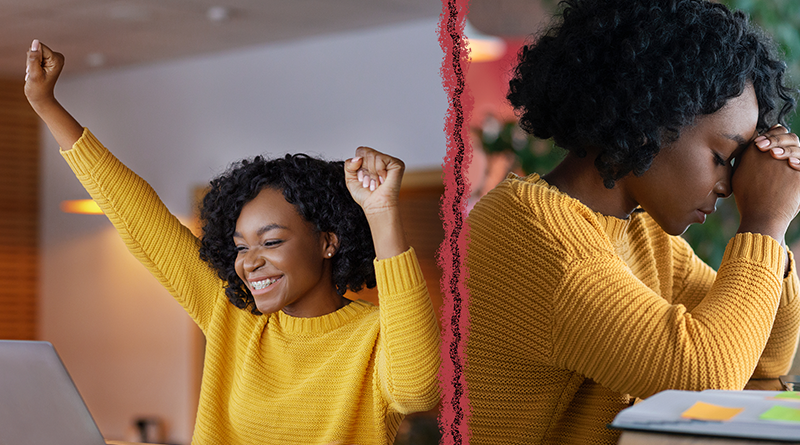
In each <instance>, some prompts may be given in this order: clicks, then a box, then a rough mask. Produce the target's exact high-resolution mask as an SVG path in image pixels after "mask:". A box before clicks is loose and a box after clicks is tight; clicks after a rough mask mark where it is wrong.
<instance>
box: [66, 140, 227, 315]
mask: <svg viewBox="0 0 800 445" xmlns="http://www.w3.org/2000/svg"><path fill="white" fill-rule="evenodd" d="M61 153H62V155H63V157H64V159H65V160H66V161H67V163H68V164H69V166H70V168H71V169H72V170H73V172H74V173H75V175H76V176H77V178H78V179H79V180H80V181H81V183H82V184H83V186H84V187H85V188H86V190H87V191H88V192H89V194H90V195H91V196H92V198H93V199H94V200H95V201H96V202H97V204H98V205H99V206H100V208H101V209H102V210H103V212H104V213H105V214H106V216H107V217H108V219H109V220H110V221H111V223H112V224H113V225H114V227H115V228H116V229H117V232H119V234H120V236H121V237H122V240H123V241H124V242H125V244H126V246H127V247H128V250H130V252H131V253H132V254H133V255H134V256H135V257H136V258H137V259H138V260H139V261H140V262H141V263H142V264H143V265H144V266H145V267H146V268H147V269H148V270H149V271H150V273H152V274H153V276H155V277H156V278H157V279H158V281H159V282H160V283H161V284H162V285H163V286H164V287H165V288H166V289H167V290H168V291H169V292H170V293H171V294H172V295H173V296H174V297H175V299H176V300H177V301H178V302H179V303H180V304H181V305H182V306H183V307H184V308H185V309H186V310H187V312H188V313H189V315H190V316H191V317H192V318H193V319H194V320H195V322H197V323H198V325H199V326H200V328H201V329H203V330H205V329H206V326H207V322H208V320H209V318H210V312H211V310H212V308H213V300H214V297H215V296H216V295H219V293H220V289H221V287H222V281H221V280H220V279H219V278H217V276H216V274H215V273H214V272H213V271H212V270H211V269H210V268H209V267H208V266H207V265H206V264H205V263H204V262H203V261H202V260H200V257H199V254H198V248H199V241H198V239H197V238H196V237H195V236H194V235H193V234H192V232H191V231H190V230H189V229H188V228H187V227H185V226H184V225H183V224H181V223H180V221H178V218H176V217H175V216H174V215H172V214H171V213H170V212H169V210H168V209H167V207H166V206H165V205H164V203H163V202H161V199H160V198H159V197H158V195H157V194H156V192H155V191H154V190H153V189H152V187H150V185H149V184H148V183H147V182H145V181H144V180H143V179H142V178H141V177H139V176H138V175H136V174H135V173H134V172H133V171H131V170H130V169H129V168H128V167H126V166H125V165H124V164H122V163H121V162H120V161H119V160H118V159H117V158H116V157H114V155H112V154H111V153H110V152H109V151H108V150H107V149H106V148H105V147H104V146H103V145H102V144H101V143H100V142H99V141H98V140H97V139H96V138H95V137H94V135H92V133H91V132H90V131H89V130H88V129H84V132H83V135H82V136H81V138H80V139H79V140H78V141H77V142H76V143H75V145H74V146H73V148H72V149H71V150H67V151H62V152H61Z"/></svg>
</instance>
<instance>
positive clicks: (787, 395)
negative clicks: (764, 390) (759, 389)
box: [773, 391, 800, 400]
mask: <svg viewBox="0 0 800 445" xmlns="http://www.w3.org/2000/svg"><path fill="white" fill-rule="evenodd" d="M773 398H775V399H790V400H800V392H797V391H784V392H780V393H778V394H775V397H773Z"/></svg>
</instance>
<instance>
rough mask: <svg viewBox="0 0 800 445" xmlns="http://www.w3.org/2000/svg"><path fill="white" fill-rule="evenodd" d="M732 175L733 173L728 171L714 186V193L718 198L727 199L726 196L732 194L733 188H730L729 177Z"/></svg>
mask: <svg viewBox="0 0 800 445" xmlns="http://www.w3.org/2000/svg"><path fill="white" fill-rule="evenodd" d="M732 175H733V172H732V171H730V170H729V171H728V172H727V173H726V174H725V175H724V176H723V177H721V178H720V179H719V180H718V181H717V183H716V184H715V185H714V193H716V194H717V197H718V198H727V197H728V196H731V193H732V192H733V188H732V187H731V176H732Z"/></svg>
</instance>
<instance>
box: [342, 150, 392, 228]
mask: <svg viewBox="0 0 800 445" xmlns="http://www.w3.org/2000/svg"><path fill="white" fill-rule="evenodd" d="M405 168H406V167H405V164H403V161H401V160H399V159H397V158H393V157H392V156H389V155H387V154H383V153H381V152H379V151H377V150H373V149H372V148H369V147H358V148H357V149H356V157H354V158H353V159H348V160H347V161H345V163H344V174H345V182H346V183H347V189H348V190H350V194H351V195H352V196H353V199H354V200H355V201H356V202H357V203H358V205H360V206H361V208H362V209H364V213H365V214H366V215H367V218H369V217H370V216H372V215H376V214H378V213H382V212H386V211H389V210H393V209H396V208H397V201H398V198H399V195H400V182H401V181H402V179H403V172H404V171H405Z"/></svg>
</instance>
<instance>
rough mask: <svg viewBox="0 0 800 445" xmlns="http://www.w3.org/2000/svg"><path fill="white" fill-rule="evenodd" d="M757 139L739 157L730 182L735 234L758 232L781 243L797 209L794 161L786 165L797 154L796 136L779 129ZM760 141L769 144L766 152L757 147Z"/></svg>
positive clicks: (799, 190)
mask: <svg viewBox="0 0 800 445" xmlns="http://www.w3.org/2000/svg"><path fill="white" fill-rule="evenodd" d="M761 136H763V137H761ZM761 136H759V137H758V138H756V139H755V140H754V141H753V143H751V144H750V146H749V147H747V149H746V150H745V151H744V153H742V154H741V155H740V157H739V159H738V160H737V163H736V170H735V172H734V174H733V178H732V180H731V181H732V188H733V195H734V197H735V199H736V206H737V207H738V208H739V214H740V215H741V222H740V225H739V232H753V233H761V234H764V235H769V236H772V237H773V238H775V239H776V240H778V241H781V242H782V241H783V237H784V234H785V233H786V229H787V228H788V226H789V223H790V222H791V221H792V220H793V219H794V218H795V216H797V213H798V211H799V210H800V171H798V170H797V169H796V167H795V163H794V162H791V161H789V162H787V159H789V158H790V157H794V156H798V155H800V144H798V138H797V136H796V135H794V134H792V133H789V132H788V131H787V130H786V128H784V127H781V126H774V127H772V128H770V129H769V130H768V131H767V132H765V133H764V134H763V135H761ZM764 140H770V141H771V146H770V148H769V149H766V150H764V149H763V148H762V149H760V147H759V146H758V145H757V144H758V143H759V142H760V141H764ZM776 151H779V152H780V153H781V156H776V155H775V152H776Z"/></svg>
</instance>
